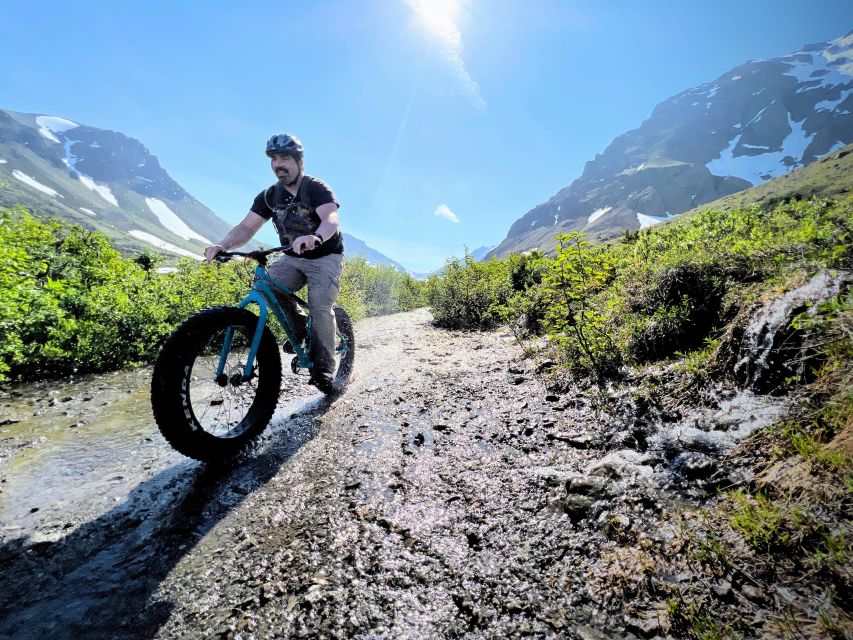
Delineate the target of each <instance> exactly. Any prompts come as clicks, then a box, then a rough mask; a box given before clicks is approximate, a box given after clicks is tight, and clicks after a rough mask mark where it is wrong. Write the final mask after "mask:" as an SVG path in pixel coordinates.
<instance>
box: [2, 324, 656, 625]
mask: <svg viewBox="0 0 853 640" xmlns="http://www.w3.org/2000/svg"><path fill="white" fill-rule="evenodd" d="M429 319H430V316H429V313H428V312H426V311H424V310H420V311H415V312H411V313H405V314H398V315H394V316H388V317H383V318H375V319H370V320H368V321H365V322H363V323H361V324H360V325H359V326H358V327H357V339H358V344H359V350H358V352H357V356H356V360H357V365H356V370H355V373H354V379H353V381H352V383H351V385H350V387H349V389H348V390H347V392H346V394H345V395H344V396H343V397H341V398H339V399H338V400H337V401H336V402H334V403H332V404H329V403H327V402H326V401H325V400H322V399H320V398H319V397H317V396H316V395H315V396H311V395H310V387H307V386H305V385H304V383H302V382H301V381H299V380H295V379H293V378H292V377H291V379H289V380H288V381H286V382H285V385H286V388H285V390H284V392H283V396H282V398H283V402H282V404H280V407H279V410H278V411H277V412H276V416H275V418H274V421H273V424H272V425H271V428H270V429H269V430H268V433H267V434H265V435H264V437H263V439H262V441H261V442H260V443H259V444H258V446H257V448H256V451H254V452H251V453H250V454H249V455H247V456H245V457H244V458H243V459H242V460H240V461H239V463H238V464H236V465H232V466H230V467H226V468H215V467H211V466H207V467H205V466H203V465H199V464H196V463H193V462H186V461H184V460H183V459H182V458H180V457H177V458H176V457H175V454H173V453H172V452H170V451H169V450H168V449H167V448H166V445H165V443H163V442H162V439H158V438H159V435H157V436H155V439H157V440H156V441H155V442H154V443H153V444H152V449H151V451H149V452H148V453H145V451H146V450H145V449H144V448H143V453H138V452H137V453H136V454H134V453H133V452H130V454H129V455H128V458H127V460H126V461H125V462H124V466H125V468H126V469H128V472H127V473H128V474H130V477H135V476H133V475H132V471H130V470H131V469H132V468H137V467H139V466H140V465H142V466H145V465H147V469H148V472H147V475H146V476H144V477H142V478H140V479H139V481H138V483H137V484H135V485H134V486H132V487H130V488H129V490H128V491H129V492H128V494H127V497H126V499H123V501H122V502H121V503H120V504H118V505H116V506H114V507H113V508H111V509H109V510H104V509H101V510H100V511H97V510H96V511H94V512H92V511H91V510H88V511H87V507H86V504H87V503H86V501H83V502H82V504H81V506H79V507H78V508H77V511H76V513H78V514H90V513H94V514H96V515H93V516H91V517H90V516H89V515H86V518H90V519H88V520H85V521H81V520H80V518H79V517H78V518H77V519H76V520H75V519H74V517H73V514H71V515H70V516H67V517H66V519H67V520H68V521H69V522H68V523H66V525H65V527H66V531H65V533H64V534H61V535H60V534H56V533H55V534H54V535H53V536H44V535H43V531H42V530H43V529H44V528H45V527H46V526H47V525H45V524H44V523H42V524H39V525H33V526H35V530H34V531H32V532H29V533H28V535H20V534H17V535H16V536H11V537H7V539H6V541H5V543H4V544H3V547H2V549H0V563H2V564H0V566H2V567H3V569H2V572H3V575H2V576H0V577H2V579H3V583H4V585H5V592H6V594H7V595H6V597H5V598H4V599H3V602H2V603H0V635H2V636H3V637H9V638H32V637H39V636H41V635H49V636H50V637H53V638H64V637H68V638H72V637H73V638H155V637H156V638H198V637H221V638H231V637H237V638H278V637H310V638H315V637H330V638H445V637H460V638H512V637H524V636H529V637H537V638H541V637H570V638H585V639H592V638H604V637H626V634H627V633H628V632H626V625H627V628H628V629H632V630H633V631H637V632H638V633H641V632H648V631H650V630H649V629H643V628H642V626H640V627H637V624H635V622H636V621H634V622H632V621H630V620H623V618H622V616H621V615H620V616H619V617H618V618H610V617H608V616H607V613H606V612H607V609H608V607H607V604H608V599H609V598H612V597H614V596H613V594H616V596H615V597H618V595H619V593H620V591H619V589H620V588H622V586H620V585H618V584H616V585H615V589H614V579H613V578H612V576H610V577H609V578H604V577H602V570H601V567H602V563H604V565H606V564H607V563H608V562H609V560H608V558H609V556H610V555H612V554H613V553H614V552H615V551H616V550H617V547H618V544H619V541H620V540H621V541H623V542H624V541H625V540H632V541H635V540H636V539H637V537H638V536H640V537H643V536H647V537H649V540H650V543H651V542H655V543H661V544H663V543H665V541H666V540H667V539H668V538H669V537H671V536H672V532H671V531H669V530H668V529H667V527H666V526H662V525H661V523H665V522H666V520H667V515H666V513H665V511H666V509H665V507H664V506H663V505H662V502H661V497H660V496H661V489H660V487H662V486H663V485H664V484H666V482H667V478H669V476H665V475H662V474H663V471H662V469H663V468H664V467H665V466H666V465H665V464H664V463H665V461H664V460H663V457H662V456H661V454H660V453H659V452H655V451H651V450H648V448H647V446H646V445H645V442H644V441H643V439H642V438H635V437H634V435H633V434H632V433H630V432H626V430H625V428H624V425H625V424H627V420H622V419H621V418H619V417H618V416H614V415H613V414H612V413H611V414H608V415H603V414H599V413H598V412H596V411H595V409H594V406H593V405H594V402H593V396H592V394H590V393H577V394H574V395H570V396H566V395H563V396H558V395H554V394H551V393H549V392H548V391H547V389H546V388H545V386H544V384H543V382H542V379H541V378H540V377H538V376H536V375H535V372H534V371H533V369H534V367H535V366H536V365H535V363H534V362H533V361H525V360H524V359H523V358H522V354H521V351H520V349H519V348H518V347H517V345H516V344H515V343H514V341H513V339H512V338H511V336H509V335H508V334H505V333H501V332H496V333H480V334H462V333H454V332H447V331H441V330H437V329H435V328H433V327H432V326H431V324H430V323H429ZM285 399H287V403H285V402H284V400H285ZM146 412H147V413H145V415H146V416H149V417H148V418H146V419H147V420H150V410H148V409H147V408H146ZM150 424H153V423H149V426H150ZM90 491H95V489H92V488H91V487H90ZM90 498H91V500H94V501H97V500H98V499H99V498H100V496H99V495H91V496H90ZM644 519H645V520H644ZM643 521H649V522H654V528H653V530H652V531H650V532H646V531H644V527H643V526H642V522H643ZM51 526H53V528H54V529H53V530H54V532H56V531H62V526H60V525H58V524H56V523H54V524H53V525H51ZM40 532H41V533H40ZM40 535H41V537H39V536H40ZM623 560H624V562H630V561H631V559H630V558H628V559H620V562H622V561H623ZM621 568H622V569H624V570H625V571H624V573H625V574H626V575H627V574H629V573H630V570H629V569H630V567H628V566H627V565H626V566H625V567H621ZM616 569H620V567H616ZM628 586H629V585H624V587H625V588H626V589H627V587H628ZM606 594H607V595H606ZM632 625H633V626H632ZM651 630H652V631H653V629H651Z"/></svg>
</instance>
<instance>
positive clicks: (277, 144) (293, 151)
mask: <svg viewBox="0 0 853 640" xmlns="http://www.w3.org/2000/svg"><path fill="white" fill-rule="evenodd" d="M276 153H283V154H286V155H289V156H293V157H294V158H295V159H296V160H301V159H302V143H301V142H299V138H297V137H295V136H292V135H290V134H289V133H277V134H275V135H274V136H273V137H271V138H270V139H269V140H267V156H268V157H270V158H272V157H273V155H275V154H276Z"/></svg>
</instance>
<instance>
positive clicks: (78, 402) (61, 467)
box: [0, 368, 324, 538]
mask: <svg viewBox="0 0 853 640" xmlns="http://www.w3.org/2000/svg"><path fill="white" fill-rule="evenodd" d="M150 375H151V369H150V368H145V369H139V370H133V371H120V372H115V373H109V374H103V375H93V376H85V377H81V378H78V379H76V380H67V381H58V382H56V381H54V382H40V383H35V384H29V385H21V386H15V387H11V388H8V389H6V390H4V391H3V392H2V394H0V538H13V537H20V536H24V535H29V534H32V533H33V532H34V531H38V530H43V531H42V534H41V535H47V536H48V537H51V536H53V537H56V536H58V535H59V534H60V533H61V532H66V533H67V531H68V530H69V529H72V528H73V527H75V526H76V525H77V524H79V523H81V522H84V521H87V520H91V519H93V518H97V517H99V516H100V515H102V514H104V513H106V512H107V511H109V510H110V509H112V508H114V507H115V506H116V505H118V504H121V503H123V502H124V501H126V500H127V498H128V495H129V494H130V493H131V492H132V491H133V489H134V488H136V487H137V486H139V485H140V484H141V483H143V482H145V481H146V480H149V479H151V478H152V477H154V476H155V475H158V474H160V475H161V477H162V478H163V480H164V481H166V482H167V481H168V478H169V477H171V475H173V474H178V473H180V472H182V471H185V470H186V469H187V467H188V466H194V465H198V464H199V463H198V462H196V461H194V460H190V459H188V458H185V457H184V456H182V455H181V454H179V453H177V452H176V451H174V450H173V449H172V448H171V447H170V446H169V444H168V443H167V442H166V441H165V440H164V439H163V437H162V436H161V435H160V432H159V430H158V429H157V425H156V424H155V422H154V418H153V415H152V413H151V404H150V395H149V386H150ZM285 385H286V387H288V388H286V389H285V390H283V394H282V401H280V403H279V406H278V407H277V409H276V413H275V415H274V416H273V420H272V422H271V424H270V427H269V428H268V430H267V433H265V434H264V442H269V441H270V440H273V439H274V438H275V436H276V435H280V434H281V433H282V432H283V431H285V430H286V429H287V428H288V427H290V426H291V425H293V423H294V420H293V418H297V417H299V416H301V415H304V414H306V413H311V412H313V411H314V410H316V409H317V408H318V407H319V406H320V405H321V404H322V403H323V402H324V399H323V396H322V395H321V394H319V393H316V392H313V389H311V388H310V387H307V386H305V385H304V384H301V383H299V382H298V381H293V385H292V386H293V387H294V388H293V389H290V388H289V386H290V381H289V380H286V383H285ZM306 392H308V393H309V394H311V395H309V396H307V397H306V396H305V395H304V394H305V393H306ZM297 393H298V394H301V395H297ZM164 472H165V473H164ZM45 531H49V532H53V533H52V534H45Z"/></svg>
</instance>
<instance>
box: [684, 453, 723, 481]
mask: <svg viewBox="0 0 853 640" xmlns="http://www.w3.org/2000/svg"><path fill="white" fill-rule="evenodd" d="M673 468H674V469H675V470H676V471H677V472H678V473H680V474H681V475H682V476H684V477H685V478H687V479H689V480H701V479H705V478H708V477H710V476H711V475H712V474H713V473H714V472H715V471H716V470H717V463H716V461H715V460H713V459H711V458H709V457H708V456H706V455H705V454H703V453H698V452H695V451H688V452H686V453H682V454H681V455H679V456H678V457H677V458H676V459H675V461H674V462H673Z"/></svg>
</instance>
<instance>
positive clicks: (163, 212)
mask: <svg viewBox="0 0 853 640" xmlns="http://www.w3.org/2000/svg"><path fill="white" fill-rule="evenodd" d="M145 204H146V205H147V207H148V209H149V210H150V211H151V213H153V214H154V215H155V216H157V219H158V220H159V221H160V224H162V225H163V226H164V227H166V228H167V229H168V230H169V231H171V232H172V233H174V234H175V235H178V236H181V237H182V238H184V239H186V240H193V239H195V240H201V241H202V242H204V243H206V244H213V242H211V241H210V240H208V239H207V238H205V237H204V236H202V235H199V234H198V233H196V232H195V231H193V230H192V229H190V228H189V227H188V226H187V223H186V222H184V221H183V220H181V219H180V218H179V217H178V216H177V214H176V213H175V212H174V211H172V210H171V209H170V208H169V207H168V206H167V205H166V203H165V202H163V201H162V200H160V199H158V198H145Z"/></svg>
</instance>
